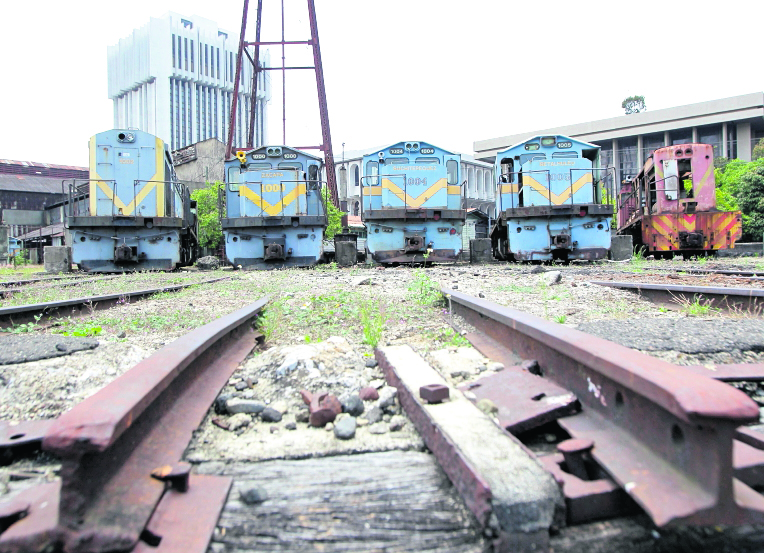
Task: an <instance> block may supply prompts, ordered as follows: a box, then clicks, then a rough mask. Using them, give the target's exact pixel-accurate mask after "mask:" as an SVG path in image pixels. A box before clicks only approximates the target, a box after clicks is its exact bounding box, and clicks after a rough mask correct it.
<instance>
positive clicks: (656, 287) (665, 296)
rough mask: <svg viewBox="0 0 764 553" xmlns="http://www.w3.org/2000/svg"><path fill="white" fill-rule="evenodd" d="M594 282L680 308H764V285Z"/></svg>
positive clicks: (744, 310) (755, 310) (755, 311)
mask: <svg viewBox="0 0 764 553" xmlns="http://www.w3.org/2000/svg"><path fill="white" fill-rule="evenodd" d="M590 283H591V284H596V285H598V286H609V287H611V288H619V289H621V290H628V291H631V292H634V293H636V294H639V295H640V296H643V297H645V298H647V299H649V300H650V301H652V302H655V303H657V304H660V305H663V306H666V307H673V308H678V307H681V306H682V304H684V305H687V304H692V303H694V302H700V303H702V304H703V305H704V306H710V307H714V308H717V309H723V310H726V311H730V312H735V313H741V314H743V313H748V314H752V315H760V314H761V312H762V309H763V308H764V288H733V287H723V286H687V285H681V284H664V283H648V282H616V281H609V280H593V281H590Z"/></svg>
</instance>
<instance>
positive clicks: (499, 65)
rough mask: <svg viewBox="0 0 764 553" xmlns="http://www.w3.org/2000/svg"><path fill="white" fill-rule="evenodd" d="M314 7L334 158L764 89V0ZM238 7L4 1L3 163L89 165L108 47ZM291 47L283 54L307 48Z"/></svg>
mask: <svg viewBox="0 0 764 553" xmlns="http://www.w3.org/2000/svg"><path fill="white" fill-rule="evenodd" d="M264 2H265V4H264V5H265V6H266V8H267V9H269V10H271V11H270V12H268V11H266V13H265V16H264V20H263V25H264V36H263V38H264V39H265V38H266V36H267V35H266V33H274V32H275V33H276V34H280V28H279V18H278V13H277V8H278V6H279V4H280V3H279V2H278V0H264ZM315 2H316V10H317V13H318V27H319V36H320V41H321V49H322V54H323V63H324V76H325V81H326V90H327V98H328V105H329V117H330V122H331V130H332V141H333V143H334V149H335V151H336V152H337V153H339V152H340V150H341V148H342V146H341V144H342V143H343V142H344V143H345V148H346V150H359V149H363V148H367V147H370V146H377V145H386V144H388V143H393V142H397V141H399V140H412V139H416V140H425V141H429V142H432V143H434V144H436V145H438V146H442V147H445V148H450V149H453V150H457V151H460V152H464V153H472V151H473V149H472V146H473V142H474V141H475V140H482V139H487V138H493V137H497V136H504V135H508V134H514V133H519V132H524V131H532V130H536V129H541V128H547V127H554V126H557V125H566V124H572V123H579V122H584V121H590V120H596V119H602V118H606V117H613V116H618V115H622V114H623V110H622V109H621V101H622V100H623V99H624V98H625V97H627V96H630V95H632V94H641V95H644V96H645V98H646V101H647V108H648V110H654V109H660V108H666V107H672V106H677V105H683V104H689V103H695V102H701V101H705V100H713V99H717V98H725V97H729V96H735V95H739V94H747V93H750V92H761V91H762V90H764V73H763V72H762V70H761V67H760V64H761V55H760V52H761V38H760V37H761V35H760V31H759V27H760V25H761V21H762V15H764V7H763V5H762V3H761V2H754V1H750V2H741V1H734V0H730V1H727V2H724V3H723V4H717V5H716V7H712V5H711V4H710V3H705V2H704V3H700V2H698V3H689V4H688V3H686V2H666V1H665V0H663V1H660V2H653V1H645V2H639V3H634V2H629V3H626V2H617V1H613V0H610V1H602V2H599V1H592V0H590V1H589V2H585V3H584V2H577V1H559V2H558V1H555V0H550V1H547V2H534V1H527V2H521V1H513V2H502V1H490V2H489V1H487V0H471V1H470V2H464V1H463V0H459V1H456V0H454V1H452V0H440V1H429V0H428V1H425V0H405V1H401V0H384V1H372V0H315ZM251 3H252V5H253V9H252V10H251V12H252V13H251V16H250V20H251V21H252V22H253V21H254V14H255V9H254V7H255V6H256V5H257V1H256V0H251ZM286 4H287V6H293V7H294V8H293V9H294V12H293V14H292V15H293V17H292V18H291V19H290V21H291V23H290V27H289V28H288V31H287V39H292V40H294V39H298V40H300V39H306V38H307V36H308V35H307V33H308V29H307V20H306V17H305V13H306V12H305V8H304V4H305V2H304V1H303V0H286ZM242 5H243V1H242V0H215V1H214V2H212V1H210V0H130V2H116V1H108V0H92V1H91V0H72V1H70V2H62V1H60V0H56V1H50V0H38V1H37V2H34V3H33V4H30V3H29V2H11V1H10V0H5V1H3V3H2V8H0V21H1V22H0V52H2V60H3V61H2V69H3V79H2V86H0V106H1V109H2V111H0V113H1V114H2V116H1V117H2V119H1V121H2V124H1V125H0V158H3V159H16V160H26V161H39V162H47V163H59V164H66V165H82V166H84V165H87V139H88V137H90V136H91V135H93V134H95V133H97V132H101V131H103V130H107V129H110V128H112V127H113V112H112V101H111V100H110V99H108V97H107V92H106V90H107V74H106V49H107V46H109V45H113V44H115V43H116V42H117V41H118V40H119V39H120V38H122V37H125V36H127V35H129V34H130V33H131V32H132V30H133V29H134V28H137V27H140V26H142V25H144V24H146V23H147V22H148V20H149V17H151V16H155V17H159V16H162V15H164V14H165V13H166V12H168V11H174V12H177V13H179V14H181V15H189V16H190V15H200V16H203V17H206V18H208V19H211V20H213V21H216V22H217V23H218V25H220V27H222V28H224V29H226V30H228V31H229V32H231V33H232V34H233V35H236V36H238V31H239V29H240V25H241V12H242ZM274 26H275V27H274ZM294 35H300V36H294ZM270 36H273V35H270ZM248 38H249V39H250V40H254V31H252V32H248ZM300 48H302V51H300ZM291 52H292V53H290V51H288V52H287V64H289V63H292V62H297V61H298V60H303V59H304V58H303V56H304V55H306V54H307V53H308V51H307V49H306V48H305V47H298V48H297V49H296V50H292V51H291ZM271 61H272V63H276V62H280V54H279V55H276V54H275V53H274V54H272V56H271ZM292 73H296V72H292ZM288 75H289V72H288ZM271 77H272V78H273V80H274V86H273V93H274V94H273V100H272V102H271V104H270V105H269V122H268V124H269V128H270V135H269V141H270V142H272V143H281V141H282V136H281V105H280V96H281V92H280V88H279V87H280V84H279V83H280V74H278V73H276V72H271ZM305 77H306V75H302V76H298V75H294V76H289V77H288V78H289V79H290V80H289V81H288V83H287V91H288V93H289V97H288V100H287V108H288V111H287V142H289V143H291V144H292V145H298V144H299V145H306V142H311V143H318V142H319V141H320V126H319V122H318V115H317V113H315V112H314V111H313V110H311V106H313V105H314V104H315V85H314V84H313V81H312V80H310V81H308V82H307V83H306V82H304V81H305Z"/></svg>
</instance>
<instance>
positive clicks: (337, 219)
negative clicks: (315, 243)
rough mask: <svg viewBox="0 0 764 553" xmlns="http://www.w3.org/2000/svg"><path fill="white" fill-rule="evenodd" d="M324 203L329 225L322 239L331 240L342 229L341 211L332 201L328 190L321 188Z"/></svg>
mask: <svg viewBox="0 0 764 553" xmlns="http://www.w3.org/2000/svg"><path fill="white" fill-rule="evenodd" d="M323 195H324V205H326V213H327V214H328V215H329V225H328V226H327V227H326V231H325V232H324V240H331V239H332V238H334V235H335V234H337V233H338V232H340V231H341V230H342V212H341V211H340V210H339V209H337V207H336V206H335V205H334V204H333V203H332V198H331V196H329V190H328V189H327V188H324V189H323Z"/></svg>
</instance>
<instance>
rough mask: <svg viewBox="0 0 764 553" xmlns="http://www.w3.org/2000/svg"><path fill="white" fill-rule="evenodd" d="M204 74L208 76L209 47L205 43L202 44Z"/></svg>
mask: <svg viewBox="0 0 764 553" xmlns="http://www.w3.org/2000/svg"><path fill="white" fill-rule="evenodd" d="M204 76H205V77H209V76H210V49H209V46H207V45H206V44H205V45H204Z"/></svg>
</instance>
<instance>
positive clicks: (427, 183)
mask: <svg viewBox="0 0 764 553" xmlns="http://www.w3.org/2000/svg"><path fill="white" fill-rule="evenodd" d="M460 162H461V156H460V155H459V154H454V153H453V152H449V151H447V150H444V149H442V148H438V147H437V146H433V145H432V144H428V143H426V142H421V141H416V140H414V141H405V142H398V143H397V144H393V145H392V146H389V147H387V148H384V149H382V150H377V151H375V152H372V153H370V154H367V155H365V156H364V157H363V167H364V169H363V173H364V176H363V179H362V181H363V182H362V186H361V196H362V197H361V200H362V206H363V209H362V217H363V221H364V224H365V225H366V230H367V238H366V252H367V255H371V258H372V259H373V260H374V261H376V262H378V263H399V262H424V261H436V262H443V261H455V260H456V259H457V258H458V257H459V255H460V254H461V252H462V228H463V226H464V220H465V214H466V211H465V210H464V209H463V207H462V187H461V185H460V171H461V163H460Z"/></svg>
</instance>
